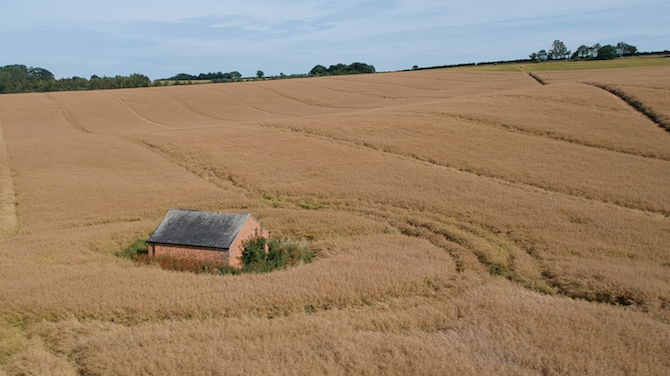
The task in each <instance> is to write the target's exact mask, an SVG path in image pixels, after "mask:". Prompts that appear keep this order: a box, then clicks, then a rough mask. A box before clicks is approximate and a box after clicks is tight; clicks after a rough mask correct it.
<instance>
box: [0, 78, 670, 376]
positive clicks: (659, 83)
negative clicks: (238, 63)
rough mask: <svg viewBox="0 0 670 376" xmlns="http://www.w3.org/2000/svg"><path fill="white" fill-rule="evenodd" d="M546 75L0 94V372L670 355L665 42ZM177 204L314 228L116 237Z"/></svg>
mask: <svg viewBox="0 0 670 376" xmlns="http://www.w3.org/2000/svg"><path fill="white" fill-rule="evenodd" d="M535 75H536V76H538V77H539V78H540V79H541V80H542V81H544V82H545V83H546V85H541V84H540V83H539V82H538V81H536V80H535V79H533V78H531V77H529V75H527V74H526V73H524V72H522V71H521V70H519V69H516V70H515V71H509V72H491V71H466V70H461V69H447V70H421V71H412V72H398V73H387V74H374V75H360V76H344V77H322V78H309V79H292V80H277V81H263V82H245V83H229V84H209V85H194V86H170V87H154V88H145V89H124V90H110V91H99V92H67V93H48V94H20V95H3V96H0V130H1V132H0V236H1V237H2V241H1V242H0V286H1V288H0V375H2V376H5V375H8V376H14V375H140V374H143V375H184V374H189V375H218V374H251V375H256V374H257V375H261V374H287V375H288V374H331V375H344V374H364V375H376V374H440V375H443V374H459V375H460V374H463V375H482V374H496V375H565V374H571V375H572V374H576V375H596V374H598V375H599V374H608V375H632V374H636V375H638V374H639V375H642V374H648V375H670V133H669V132H668V131H667V130H666V129H664V127H666V124H668V121H669V120H670V112H668V109H669V108H670V94H669V93H670V79H669V77H670V67H668V66H654V67H639V68H626V69H607V70H599V69H596V70H588V71H581V70H574V71H551V72H550V71H546V72H544V71H543V72H537V73H535ZM610 89H611V90H610ZM613 92H615V94H613ZM631 98H633V99H634V100H635V101H637V102H635V103H640V104H641V106H643V107H644V109H645V111H647V112H648V114H647V115H645V114H643V113H642V112H640V111H641V110H639V109H636V108H634V107H632V106H631V105H630V104H629V103H627V101H629V102H630V101H631ZM638 107H639V106H638ZM649 114H655V115H653V116H655V118H654V119H655V120H654V121H652V119H650V115H649ZM667 127H670V125H668V126H667ZM171 207H175V208H188V209H202V210H214V211H238V212H250V213H252V214H253V215H254V216H255V217H257V218H258V219H259V220H260V221H261V222H263V224H264V225H265V226H266V227H267V228H269V229H270V230H271V231H272V232H273V234H275V235H276V236H278V237H285V238H293V239H306V240H309V241H311V242H312V245H313V246H314V248H315V249H316V250H317V254H316V257H315V259H314V260H313V262H312V263H310V264H306V265H302V266H298V267H293V268H290V269H287V270H281V271H276V272H272V273H267V274H242V275H224V276H217V275H207V274H193V273H184V272H174V271H167V270H162V269H160V268H158V267H156V266H146V265H138V264H135V263H133V262H132V261H130V260H127V259H122V258H119V257H116V256H115V255H114V254H115V253H116V252H118V251H120V250H122V249H124V248H126V247H127V246H128V245H130V244H132V243H133V242H135V240H137V239H138V238H141V237H144V238H146V237H147V236H148V235H149V234H150V233H151V231H152V230H153V229H154V228H155V227H156V226H157V224H158V223H159V222H160V220H161V219H162V216H163V215H164V214H165V213H166V212H167V210H168V209H169V208H171Z"/></svg>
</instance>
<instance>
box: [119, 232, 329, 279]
mask: <svg viewBox="0 0 670 376" xmlns="http://www.w3.org/2000/svg"><path fill="white" fill-rule="evenodd" d="M265 244H266V240H265V238H264V237H262V236H257V237H253V238H250V239H248V240H246V241H245V242H244V243H243V247H244V250H243V251H242V257H241V261H242V268H235V267H231V266H229V265H223V264H217V263H213V262H210V261H203V260H197V259H183V258H173V257H169V256H159V257H150V256H149V254H148V245H147V241H146V240H145V239H138V240H137V241H135V242H134V243H133V244H131V245H130V246H129V247H127V248H125V249H124V250H122V251H120V252H117V253H116V256H118V257H122V258H127V259H130V260H133V261H135V262H136V263H138V264H141V265H158V266H160V267H161V268H163V269H165V270H174V271H180V272H192V273H197V274H201V273H204V274H219V275H224V274H240V273H269V272H271V271H274V270H280V269H286V268H287V267H292V266H298V265H301V264H308V263H310V262H312V259H313V258H314V256H315V254H316V252H315V250H314V249H313V248H312V246H311V244H310V243H309V242H308V241H306V240H292V239H278V238H270V239H269V240H268V241H267V245H268V252H265Z"/></svg>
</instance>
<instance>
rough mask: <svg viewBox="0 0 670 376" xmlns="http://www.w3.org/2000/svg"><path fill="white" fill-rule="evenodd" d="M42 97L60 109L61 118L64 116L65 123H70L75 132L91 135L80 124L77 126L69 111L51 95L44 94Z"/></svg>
mask: <svg viewBox="0 0 670 376" xmlns="http://www.w3.org/2000/svg"><path fill="white" fill-rule="evenodd" d="M44 95H45V96H46V97H47V98H49V99H51V100H52V101H53V102H54V103H56V105H57V106H58V108H59V109H60V112H61V113H62V114H63V116H65V119H67V121H68V122H69V123H70V125H72V126H73V127H74V128H75V129H77V130H78V131H80V132H83V133H91V131H89V130H88V129H86V128H84V127H83V126H82V125H81V124H79V123H78V122H77V120H76V119H75V118H74V117H73V116H72V114H71V113H70V111H69V110H68V109H67V106H65V104H64V103H63V102H61V101H59V100H58V99H56V98H55V97H54V96H53V95H51V94H44Z"/></svg>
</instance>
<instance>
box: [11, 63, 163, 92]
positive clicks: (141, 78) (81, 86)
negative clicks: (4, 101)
mask: <svg viewBox="0 0 670 376" xmlns="http://www.w3.org/2000/svg"><path fill="white" fill-rule="evenodd" d="M150 84H151V80H150V79H149V77H147V76H145V75H141V74H132V75H130V76H127V77H125V76H116V77H98V76H95V75H94V76H92V77H91V78H90V79H86V78H82V77H72V78H61V79H56V78H55V77H54V75H53V73H51V72H49V71H48V70H46V69H44V68H34V67H26V66H25V65H7V66H4V67H0V94H8V93H30V92H47V91H74V90H101V89H121V88H134V87H146V86H149V85H150Z"/></svg>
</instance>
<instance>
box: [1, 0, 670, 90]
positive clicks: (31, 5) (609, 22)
mask: <svg viewBox="0 0 670 376" xmlns="http://www.w3.org/2000/svg"><path fill="white" fill-rule="evenodd" d="M0 9H2V13H0V46H2V52H1V53H0V66H2V65H7V64H25V65H29V66H37V67H42V68H46V69H49V70H50V71H52V72H53V73H54V74H55V75H56V76H57V77H71V76H82V77H90V76H91V75H93V74H97V75H101V76H102V75H108V76H111V75H117V74H120V75H128V74H131V73H143V74H146V75H148V76H149V77H151V78H152V79H157V78H163V77H168V76H172V75H174V74H176V73H180V72H185V73H191V74H197V73H201V72H211V71H223V72H229V71H233V70H236V71H239V72H241V73H242V74H243V75H245V76H251V75H254V74H255V72H256V70H258V69H261V70H263V71H264V72H265V73H266V74H267V75H275V74H279V73H280V72H282V73H285V74H290V73H306V72H308V71H309V70H310V69H311V68H312V67H313V66H314V65H316V64H322V65H326V66H328V65H331V64H336V63H346V64H349V63H352V62H355V61H360V62H365V63H368V64H372V65H374V66H375V67H376V68H377V70H378V71H391V70H400V69H407V68H410V67H412V66H413V65H415V64H416V65H419V66H435V65H445V64H455V63H467V62H479V61H490V60H508V59H517V58H525V57H527V56H528V54H529V53H530V52H533V51H537V50H539V49H549V48H550V47H551V42H552V41H553V40H554V39H560V40H562V41H564V42H565V43H566V45H567V46H568V48H569V49H571V50H574V49H576V48H577V47H578V46H579V45H581V44H587V45H591V44H594V43H597V42H599V43H601V44H609V43H612V44H614V43H617V42H619V41H625V42H627V43H630V44H633V45H635V46H637V47H638V48H639V49H640V50H642V51H651V50H665V49H670V22H668V19H669V18H670V0H661V1H654V0H652V1H631V0H562V1H560V2H558V1H552V2H547V1H544V2H543V1H538V0H535V1H523V0H507V1H504V2H503V1H490V0H479V1H477V0H471V1H464V0H456V1H437V0H339V1H330V0H318V1H305V0H274V1H272V0H246V1H235V2H229V1H215V0H191V1H184V0H97V1H90V0H89V1H83V0H60V1H56V0H48V1H47V0H32V1H18V0H10V1H6V0H3V1H2V6H1V7H0Z"/></svg>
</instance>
